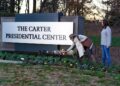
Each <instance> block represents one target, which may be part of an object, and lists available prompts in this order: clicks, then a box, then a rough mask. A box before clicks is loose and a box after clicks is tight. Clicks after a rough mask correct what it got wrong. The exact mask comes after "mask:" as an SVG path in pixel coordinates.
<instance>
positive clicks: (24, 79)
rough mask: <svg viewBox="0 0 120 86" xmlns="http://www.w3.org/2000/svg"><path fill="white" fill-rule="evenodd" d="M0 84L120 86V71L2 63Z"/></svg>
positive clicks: (23, 85) (4, 85) (21, 85)
mask: <svg viewBox="0 0 120 86" xmlns="http://www.w3.org/2000/svg"><path fill="white" fill-rule="evenodd" d="M0 86H120V73H115V72H110V73H105V72H102V71H94V70H85V69H82V70H80V69H78V68H70V67H65V66H55V65H52V66H49V65H28V64H3V63H0Z"/></svg>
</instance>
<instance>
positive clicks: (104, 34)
mask: <svg viewBox="0 0 120 86" xmlns="http://www.w3.org/2000/svg"><path fill="white" fill-rule="evenodd" d="M101 25H102V31H101V49H102V63H103V65H104V70H106V69H107V68H109V67H110V65H111V56H110V46H111V36H112V33H111V28H110V26H109V24H108V21H107V20H103V21H102V22H101Z"/></svg>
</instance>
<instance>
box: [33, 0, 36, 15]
mask: <svg viewBox="0 0 120 86" xmlns="http://www.w3.org/2000/svg"><path fill="white" fill-rule="evenodd" d="M33 13H36V0H33Z"/></svg>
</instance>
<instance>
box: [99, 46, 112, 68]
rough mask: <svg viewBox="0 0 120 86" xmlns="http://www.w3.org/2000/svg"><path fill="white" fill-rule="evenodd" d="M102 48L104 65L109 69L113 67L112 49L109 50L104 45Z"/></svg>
mask: <svg viewBox="0 0 120 86" xmlns="http://www.w3.org/2000/svg"><path fill="white" fill-rule="evenodd" d="M101 48H102V63H103V65H104V66H105V67H109V66H110V65H111V56H110V48H107V47H106V46H104V45H101Z"/></svg>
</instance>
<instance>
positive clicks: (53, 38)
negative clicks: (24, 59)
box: [2, 22, 73, 45]
mask: <svg viewBox="0 0 120 86" xmlns="http://www.w3.org/2000/svg"><path fill="white" fill-rule="evenodd" d="M72 33H73V22H3V23H2V41H3V42H12V43H31V44H55V45H71V44H72V41H71V40H70V39H69V35H70V34H72Z"/></svg>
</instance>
